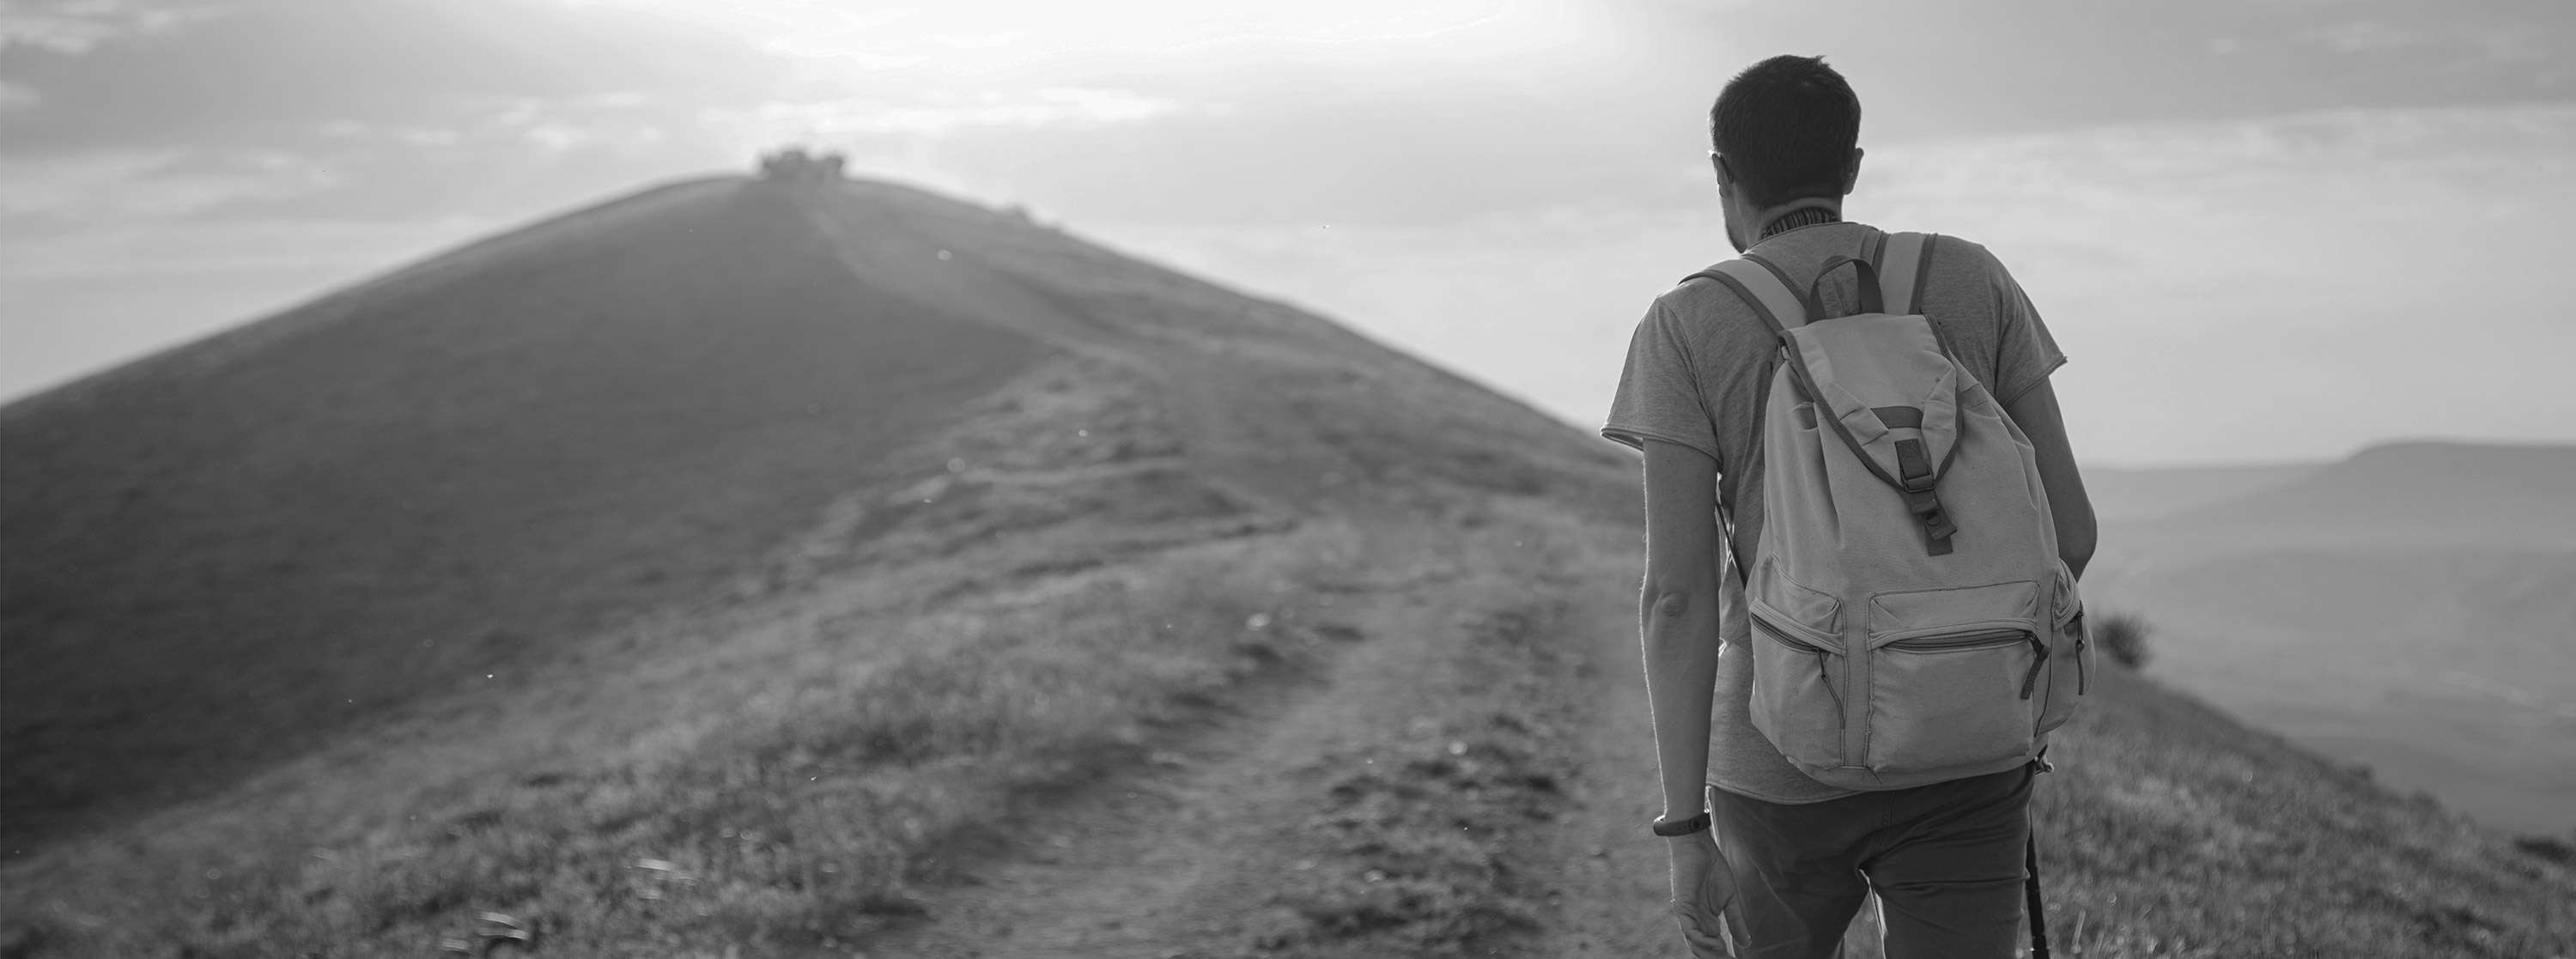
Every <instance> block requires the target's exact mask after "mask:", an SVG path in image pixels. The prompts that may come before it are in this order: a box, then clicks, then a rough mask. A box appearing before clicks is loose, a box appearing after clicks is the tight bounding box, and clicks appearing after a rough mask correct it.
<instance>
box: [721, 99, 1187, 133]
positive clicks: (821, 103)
mask: <svg viewBox="0 0 2576 959" xmlns="http://www.w3.org/2000/svg"><path fill="white" fill-rule="evenodd" d="M1180 109H1181V105H1180V104H1179V103H1177V102H1174V101H1172V100H1168V99H1163V98H1159V97H1148V96H1142V95H1139V94H1136V93H1133V92H1130V91H1126V90H1102V89H1085V88H1079V87H1047V88H1041V89H1037V90H1031V91H1026V92H1003V91H994V90H987V91H983V92H981V93H979V94H975V95H972V96H963V95H944V96H942V95H934V96H930V97H926V98H919V99H916V100H914V101H912V102H909V103H890V102H887V101H885V100H881V99H865V98H849V99H834V100H818V101H803V102H795V101H781V102H772V103H765V104H762V105H760V106H757V107H753V108H750V109H710V110H707V111H704V112H703V113H702V114H701V116H702V117H703V118H704V119H706V120H708V121H710V122H712V123H716V124H721V125H726V126H730V127H733V128H736V129H739V130H749V131H756V132H755V133H754V135H756V136H760V137H764V138H771V139H775V138H788V139H799V138H802V139H816V140H829V139H833V138H842V137H852V136H859V137H867V136H888V135H897V136H920V137H928V138H939V137H946V136H950V135H953V134H956V133H959V132H961V131H965V130H969V129H973V128H1008V129H1021V130H1025V129H1031V128H1039V127H1078V128H1095V127H1100V126H1105V125H1112V124H1126V123H1134V122H1137V121H1140V120H1148V119H1153V118H1156V117H1161V116H1165V115H1168V114H1172V113H1175V112H1178V111H1179V110H1180Z"/></svg>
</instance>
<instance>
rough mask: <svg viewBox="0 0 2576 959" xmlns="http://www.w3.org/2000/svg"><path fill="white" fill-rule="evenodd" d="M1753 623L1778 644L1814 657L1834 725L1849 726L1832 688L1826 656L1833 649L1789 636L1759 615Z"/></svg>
mask: <svg viewBox="0 0 2576 959" xmlns="http://www.w3.org/2000/svg"><path fill="white" fill-rule="evenodd" d="M1753 625H1755V626H1757V627H1760V628H1761V630H1762V631H1763V632H1765V633H1769V634H1771V638H1772V639H1774V640H1777V641H1778V642H1779V643H1780V645H1783V646H1787V647H1789V648H1790V649H1794V650H1797V651H1798V652H1801V653H1805V654H1807V655H1810V656H1814V657H1816V684H1817V685H1819V686H1823V687H1825V695H1827V696H1831V697H1833V698H1834V725H1836V726H1840V727H1849V726H1850V725H1851V720H1850V718H1849V717H1846V716H1845V715H1844V714H1843V694H1842V693H1840V692H1836V691H1835V690H1834V676H1833V670H1832V668H1831V667H1830V666H1829V664H1828V660H1827V658H1826V657H1829V656H1832V655H1833V654H1834V653H1833V650H1830V649H1826V648H1824V647H1822V646H1818V645H1816V644H1814V643H1810V642H1807V641H1805V640H1802V639H1799V638H1798V637H1795V636H1791V635H1789V631H1788V630H1785V629H1781V628H1780V627H1778V626H1773V625H1771V623H1770V622H1769V621H1767V620H1764V619H1763V618H1762V617H1760V616H1756V617H1753Z"/></svg>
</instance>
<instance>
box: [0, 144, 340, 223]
mask: <svg viewBox="0 0 2576 959" xmlns="http://www.w3.org/2000/svg"><path fill="white" fill-rule="evenodd" d="M338 182H339V179H338V177H337V176H336V175H335V174H334V173H333V172H332V171H331V170H330V169H328V168H327V167H324V166H322V165H319V164H316V163H314V162H312V161H310V160H307V159H305V158H302V157H297V156H294V155H291V154H285V153H278V152H270V151H206V152H185V151H151V150H127V151H108V152H98V153H84V154H75V155H71V156H62V157H45V158H38V159H9V158H0V234H15V235H25V234H32V233H49V234H59V233H62V232H72V231H78V230H81V229H88V228H94V227H99V226H125V225H131V224H134V223H137V222H146V221H163V220H174V219H179V218H182V217H186V216H189V215H191V214H196V213H199V212H202V211H205V210H209V209H212V208H216V207H219V206H222V205H224V204H227V203H233V202H237V201H241V200H246V199H269V198H279V197H286V196H294V195H298V194H303V193H310V192H314V191H318V190H323V189H328V188H330V187H332V186H334V185H337V184H338Z"/></svg>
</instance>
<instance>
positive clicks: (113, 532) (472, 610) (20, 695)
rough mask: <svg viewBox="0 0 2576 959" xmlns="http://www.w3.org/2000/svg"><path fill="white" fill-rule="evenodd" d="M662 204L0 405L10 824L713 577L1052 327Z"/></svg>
mask: <svg viewBox="0 0 2576 959" xmlns="http://www.w3.org/2000/svg"><path fill="white" fill-rule="evenodd" d="M645 202H649V203H650V204H651V208H650V209H649V211H647V212H646V213H645V215H643V216H640V217H622V218H621V217H614V216H602V215H601V214H599V213H598V212H596V211H594V212H593V213H592V214H590V218H591V219H593V220H604V221H606V222H605V225H604V226H599V227H598V228H593V229H558V230H551V231H544V232H545V234H546V235H545V236H544V238H543V240H544V241H543V242H541V243H521V244H519V245H517V246H516V247H515V248H511V249H508V250H507V251H506V253H505V254H501V255H490V256H484V257H481V258H479V259H476V260H474V261H472V262H468V263H463V264H459V265H457V266H454V267H453V268H445V269H435V270H428V271H421V273H420V274H418V275H414V276H409V277H403V278H397V279H398V281H397V282H386V283H379V284H375V285H373V286H371V287H368V288H365V289H362V290H359V291H356V292H354V293H352V294H348V295H342V296H335V297H328V298H325V299H324V300H322V301H319V302H316V303H314V304H311V305H309V306H306V307H303V308H300V309H298V310H294V311H290V312H288V313H286V314H284V315H281V316H278V317H275V318H272V319H270V320H267V321H264V322H262V323H259V324H254V325H252V326H250V327H247V328H244V329H241V330H238V331H235V332H232V333H228V334H225V335H223V336H221V337H218V338H216V339H215V340H213V341H210V342H206V343H201V344H197V345H195V346H192V347H184V348H181V349H179V350H176V351H173V352H170V353H166V354H163V355H161V356H158V357H155V358H153V359H150V360H147V361H145V362H143V363H141V364H137V365H135V366H133V367H128V368H125V369H122V370H119V371H115V372H112V373H109V374H107V375H105V376H102V377H100V378H98V379H96V380H94V381H91V382H86V383H76V384H73V385H71V386H69V387H66V388H64V389H62V390H60V391H57V392H56V393H53V394H48V395H41V396H38V397H34V398H32V399H30V400H28V401H26V402H24V403H22V404H19V405H17V406H15V407H12V408H10V409H8V410H6V411H5V413H0V542H7V543H9V544H10V546H9V548H8V550H7V551H6V552H5V554H0V555H5V559H0V635H6V636H8V637H10V641H9V642H8V643H7V644H6V645H5V646H0V729H5V730H6V731H7V732H6V735H5V737H0V743H5V745H0V851H13V850H15V849H18V848H21V847H22V846H23V845H24V844H25V843H27V842H29V841H30V840H31V839H33V838H34V837H38V836H42V835H45V834H48V833H51V832H53V831H56V830H57V829H59V828H62V827H64V826H66V825H67V824H69V823H70V822H72V821H74V820H76V819H77V818H78V817H77V816H76V815H75V814H74V811H75V810H92V811H97V810H106V809H110V808H123V809H130V808H134V807H136V806H138V805H141V806H149V805H151V804H154V803H157V802H162V801H166V800H169V799H172V798H177V797H181V796H185V795H190V794H194V793H196V792H198V791H200V790H202V789H203V788H204V787H206V786H209V785H217V784H221V783H223V782H225V781H228V780H230V779H231V778H233V777H235V776H237V775H240V774H242V773H244V772H246V771H248V770H250V769H253V768H256V766H257V765H258V764H259V763H262V762H265V761H270V760H274V759H277V758H280V757H283V756H290V755H294V754H295V753H297V752H299V751H302V750H304V749H307V748H310V747H312V746H313V745H315V744H316V742H317V739H316V734H317V733H323V732H327V731H330V730H333V729H337V728H339V727H342V726H344V725H348V724H351V723H355V722H361V721H365V720H368V719H370V718H373V717H376V716H378V715H379V714H381V713H382V712H383V711H385V710H386V709H388V708H391V707H395V706H399V705H401V704H404V703H407V702H411V701H415V700H417V699H420V698H422V697H431V696H436V695H440V694H443V693H446V692H448V691H449V690H451V689H453V688H455V687H457V686H460V685H464V684H467V683H471V682H480V681H483V680H484V678H485V676H486V675H487V674H494V675H502V674H507V673H510V672H512V671H514V670H517V669H520V668H523V664H524V663H526V662H527V661H528V659H529V658H530V657H532V656H549V655H561V654H563V653H564V652H565V649H564V645H565V640H566V638H567V637H569V636H573V635H578V634H580V633H583V632H585V631H587V630H591V629H596V628H598V627H600V626H602V625H604V624H607V623H610V622H613V621H615V620H616V619H618V618H619V617H622V616H627V615H631V614H632V613H633V612H634V611H636V610H640V609H646V608H650V607H652V606H654V605H656V604H660V603H665V602H676V601H682V600H687V599H691V598H695V597H698V596H702V595H704V594H706V593H707V592H709V591H710V590H713V589H717V588H719V587H721V586H722V585H723V584H724V583H725V582H726V580H727V578H728V577H730V576H733V575H736V574H738V573H739V572H740V570H741V567H742V564H743V561H744V560H745V559H747V558H749V557H751V556H753V555H756V554H757V552H758V551H759V550H760V549H762V548H764V547H766V546H767V545H769V544H771V543H773V542H775V541H776V540H778V539H780V538H781V537H784V536H786V535H787V534H789V533H791V532H793V531H794V530H796V529H798V528H800V527H801V526H803V525H804V524H805V523H807V522H809V521H810V517H811V515H812V514H813V513H814V511H816V510H817V509H819V508H821V507H822V506H823V505H824V504H825V503H826V502H828V501H829V500H830V499H831V498H832V497H833V496H835V495H837V494H838V493H840V492H842V491H843V490H845V489H847V488H848V487H850V486H851V485H852V484H854V483H856V482H860V481H863V480H865V479H866V478H868V477H869V476H871V475H872V474H874V473H876V472H877V471H879V470H882V469H883V468H884V467H885V466H887V465H888V464H887V462H886V458H885V457H886V453H887V451H888V450H889V449H891V448H892V447H893V446H895V445H896V444H898V443H899V442H901V441H903V440H904V439H907V438H909V437H912V436H916V435H919V434H921V433H922V432H924V431H928V430H935V429H938V428H939V427H940V425H941V424H942V423H944V422H946V421H947V420H948V419H949V418H950V417H951V416H952V415H953V414H954V413H955V412H956V411H957V410H958V409H959V408H960V407H962V405H963V404H964V403H965V402H966V401H967V400H968V399H970V398H972V397H974V396H976V395H979V394H981V393H983V392H985V391H987V390H989V389H991V388H992V386H993V385H994V384H995V383H997V382H999V381H1000V380H1001V378H1003V377H1005V376H1007V375H1009V374H1010V373H1012V372H1014V371H1016V370H1018V369H1021V368H1023V367H1025V366H1026V365H1027V364H1029V363H1030V362H1031V361H1032V360H1033V359H1035V358H1036V357H1039V356H1041V355H1043V354H1044V353H1045V352H1046V350H1045V349H1044V347H1043V346H1042V345H1041V344H1038V343H1036V342H1033V341H1031V340H1029V339H1028V338H1026V337H1023V336H1018V335H1014V334H1012V333H1009V332H1007V331H1002V330H997V329H994V328H991V327H987V326H982V325H977V324H972V323H968V322H965V321H962V320H960V319H958V318H955V317H953V316H948V315H944V314H942V313H940V312H938V311H936V310H933V309H929V308H925V307H924V306H922V305H921V304H918V303H915V302H911V301H906V300H900V299H897V298H894V297H891V296H888V295H885V294H883V293H881V292H879V291H877V290H875V289H873V288H871V287H870V286H868V285H867V284H865V283H862V282H860V281H859V280H858V279H857V278H855V277H853V276H852V275H851V274H850V273H849V272H848V271H846V270H844V269H842V268H841V265H840V264H839V263H838V262H836V261H835V260H834V259H833V258H831V257H830V256H829V252H828V249H827V248H826V247H825V246H824V245H823V244H821V243H819V242H817V240H816V238H815V235H814V231H813V230H812V228H811V226H810V225H809V224H807V223H806V222H805V221H804V219H803V218H802V217H801V216H799V215H797V213H796V211H795V210H794V208H793V207H792V206H791V205H789V204H790V203H791V201H790V200H789V199H787V198H785V197H783V196H780V195H776V194H774V193H769V192H763V191H760V190H757V189H746V188H745V185H744V184H742V183H738V182H723V181H718V182H709V183H701V184H695V185H692V186H689V187H684V188H681V190H680V191H679V192H678V193H676V194H674V193H671V192H668V191H666V192H664V193H662V194H656V195H654V196H651V197H648V198H646V201H645Z"/></svg>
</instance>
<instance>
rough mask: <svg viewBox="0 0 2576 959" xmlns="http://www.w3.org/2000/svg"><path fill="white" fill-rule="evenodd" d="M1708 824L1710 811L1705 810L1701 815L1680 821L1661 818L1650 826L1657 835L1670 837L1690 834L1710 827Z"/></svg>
mask: <svg viewBox="0 0 2576 959" xmlns="http://www.w3.org/2000/svg"><path fill="white" fill-rule="evenodd" d="M1708 824H1709V817H1708V813H1707V812H1705V811H1703V812H1701V813H1700V814H1699V815H1696V816H1692V817H1690V818H1689V819H1684V820H1682V821H1680V822H1665V821H1663V820H1661V819H1657V820H1655V822H1654V824H1653V825H1652V826H1650V827H1648V828H1651V829H1653V830H1654V831H1655V835H1658V836H1664V837H1667V838H1669V837H1673V836H1687V835H1690V834H1692V833H1695V832H1698V831H1700V830H1703V829H1706V828H1708Z"/></svg>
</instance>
